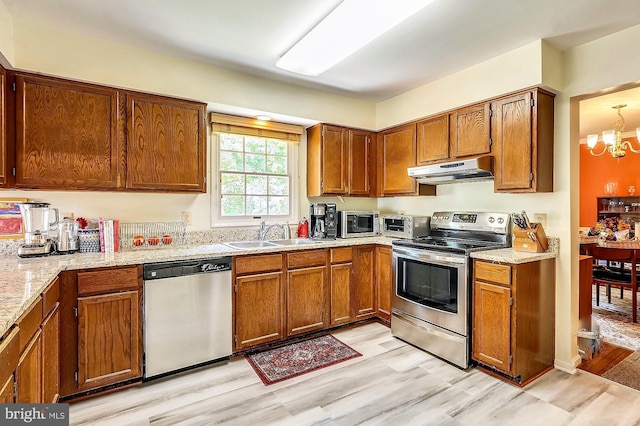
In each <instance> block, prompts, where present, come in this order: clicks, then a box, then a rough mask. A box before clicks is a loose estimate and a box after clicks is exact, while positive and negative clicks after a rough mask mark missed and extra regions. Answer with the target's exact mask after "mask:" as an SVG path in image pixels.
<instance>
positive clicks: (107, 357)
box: [78, 291, 142, 391]
mask: <svg viewBox="0 0 640 426" xmlns="http://www.w3.org/2000/svg"><path fill="white" fill-rule="evenodd" d="M140 302H141V299H140V292H139V291H127V292H122V293H113V294H107V295H102V296H90V297H80V298H78V390H79V391H85V390H89V389H93V388H97V387H102V386H105V385H110V384H113V383H119V382H122V381H125V380H129V379H135V378H139V377H141V376H142V327H141V323H140V312H141V304H140Z"/></svg>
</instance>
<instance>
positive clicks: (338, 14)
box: [276, 0, 433, 76]
mask: <svg viewBox="0 0 640 426" xmlns="http://www.w3.org/2000/svg"><path fill="white" fill-rule="evenodd" d="M432 1H433V0H344V1H343V2H342V3H340V4H339V5H338V7H336V8H335V9H334V10H333V11H332V12H331V13H330V14H329V15H327V16H326V17H325V18H324V19H323V20H322V21H320V23H319V24H318V25H316V26H315V27H314V28H313V29H312V30H311V31H309V32H308V33H307V35H305V36H304V37H303V38H302V39H301V40H300V41H299V42H298V43H296V44H295V45H294V46H293V47H292V48H291V49H289V51H288V52H287V53H285V54H284V55H283V56H282V57H281V58H280V60H279V61H278V62H277V63H276V66H277V67H278V68H282V69H284V70H287V71H291V72H295V73H298V74H304V75H309V76H318V75H320V74H322V73H323V72H325V71H326V70H328V69H329V68H331V67H333V66H334V65H335V64H337V63H338V62H340V61H342V60H343V59H345V58H346V57H348V56H349V55H351V54H352V53H354V52H356V51H357V50H359V49H360V48H362V47H364V46H365V45H366V44H368V43H369V42H371V41H372V40H374V39H376V38H377V37H379V36H380V35H381V34H383V33H385V32H386V31H388V30H390V29H391V28H393V27H395V26H396V25H398V24H399V23H400V22H402V21H404V20H405V19H407V18H409V17H410V16H411V15H413V14H415V13H416V12H418V11H419V10H420V9H422V8H423V7H425V6H426V5H428V4H429V3H431V2H432Z"/></svg>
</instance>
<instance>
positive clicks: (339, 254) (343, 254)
mask: <svg viewBox="0 0 640 426" xmlns="http://www.w3.org/2000/svg"><path fill="white" fill-rule="evenodd" d="M352 257H353V250H352V249H351V247H340V248H332V249H331V263H346V262H351V259H352Z"/></svg>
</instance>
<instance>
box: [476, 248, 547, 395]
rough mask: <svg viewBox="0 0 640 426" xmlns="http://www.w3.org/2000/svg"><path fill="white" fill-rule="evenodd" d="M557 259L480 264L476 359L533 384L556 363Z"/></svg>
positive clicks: (507, 375)
mask: <svg viewBox="0 0 640 426" xmlns="http://www.w3.org/2000/svg"><path fill="white" fill-rule="evenodd" d="M554 283H555V260H554V259H546V260H539V261H535V262H528V263H521V264H509V263H490V262H485V261H480V260H475V263H474V283H473V309H472V311H473V335H472V341H473V344H472V357H473V359H474V360H476V361H477V362H478V363H479V365H481V366H484V367H488V368H489V369H491V370H494V371H497V372H499V373H502V375H504V376H506V377H507V378H509V379H511V380H513V381H515V382H518V383H523V384H524V383H527V382H529V381H531V380H533V379H534V378H536V377H537V376H539V375H540V374H542V373H544V372H545V371H547V370H548V369H551V368H553V361H554V322H555V284H554Z"/></svg>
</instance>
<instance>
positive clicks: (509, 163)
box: [493, 93, 533, 190]
mask: <svg viewBox="0 0 640 426" xmlns="http://www.w3.org/2000/svg"><path fill="white" fill-rule="evenodd" d="M493 105H494V106H493V110H494V118H493V143H494V147H495V152H496V157H495V160H496V166H495V180H494V185H495V189H496V190H514V189H518V190H521V189H525V190H529V189H531V188H532V184H533V179H532V178H533V174H532V173H533V152H532V127H531V125H532V123H531V118H532V117H531V110H532V107H531V93H524V94H521V95H517V96H512V97H509V98H506V99H501V100H498V101H496V102H495V103H494V104H493Z"/></svg>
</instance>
